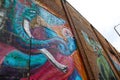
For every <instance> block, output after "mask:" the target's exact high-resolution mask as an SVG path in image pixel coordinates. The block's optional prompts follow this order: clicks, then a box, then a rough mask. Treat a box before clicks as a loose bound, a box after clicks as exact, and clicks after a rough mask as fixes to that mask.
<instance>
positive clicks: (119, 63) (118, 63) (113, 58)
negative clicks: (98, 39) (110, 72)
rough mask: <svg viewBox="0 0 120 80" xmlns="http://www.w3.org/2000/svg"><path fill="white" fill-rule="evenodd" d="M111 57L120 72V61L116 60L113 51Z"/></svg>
mask: <svg viewBox="0 0 120 80" xmlns="http://www.w3.org/2000/svg"><path fill="white" fill-rule="evenodd" d="M109 57H110V59H111V60H112V62H113V64H114V66H115V67H116V69H117V70H118V71H119V72H120V62H119V61H118V59H117V58H116V56H115V55H114V52H113V51H110V53H109Z"/></svg>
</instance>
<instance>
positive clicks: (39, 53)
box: [0, 0, 120, 80]
mask: <svg viewBox="0 0 120 80" xmlns="http://www.w3.org/2000/svg"><path fill="white" fill-rule="evenodd" d="M119 76H120V59H119V55H118V52H117V51H116V50H115V49H114V48H113V47H112V45H111V44H110V43H109V42H107V41H106V40H105V39H104V37H103V36H102V35H101V34H100V33H99V32H98V31H96V30H95V29H94V28H93V27H92V25H91V24H90V23H89V22H88V21H87V20H86V19H85V18H84V17H83V16H82V15H80V14H79V13H78V12H77V11H76V10H75V9H74V8H73V7H72V6H71V5H70V4H69V3H67V2H66V1H64V0H35V1H34V0H1V1H0V80H98V79H99V80H119V79H120V78H119Z"/></svg>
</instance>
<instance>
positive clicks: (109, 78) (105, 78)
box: [81, 31, 117, 80]
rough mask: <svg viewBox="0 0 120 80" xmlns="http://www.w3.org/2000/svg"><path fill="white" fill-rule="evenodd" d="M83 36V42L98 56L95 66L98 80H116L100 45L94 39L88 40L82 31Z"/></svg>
mask: <svg viewBox="0 0 120 80" xmlns="http://www.w3.org/2000/svg"><path fill="white" fill-rule="evenodd" d="M81 32H82V34H83V37H84V38H85V41H86V42H87V43H88V44H89V45H90V46H91V47H92V48H93V50H94V52H95V53H96V54H97V55H98V58H97V61H96V63H97V66H98V68H99V71H100V73H99V79H100V80H117V79H116V77H115V75H114V73H113V71H112V69H111V67H110V65H109V63H108V62H107V60H106V59H105V57H104V55H103V53H102V51H103V49H102V47H101V45H100V44H99V43H98V42H97V41H95V40H94V39H92V38H90V37H89V36H88V35H87V33H85V32H84V31H81Z"/></svg>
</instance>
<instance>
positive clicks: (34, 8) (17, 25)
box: [6, 0, 76, 55]
mask: <svg viewBox="0 0 120 80" xmlns="http://www.w3.org/2000/svg"><path fill="white" fill-rule="evenodd" d="M13 2H14V3H13V5H12V7H11V8H9V10H8V12H7V13H10V14H7V17H8V19H9V21H10V22H9V25H8V26H7V28H6V29H7V30H8V31H10V32H12V33H14V34H16V35H17V37H15V38H14V39H15V41H14V43H15V44H19V45H14V46H16V47H18V46H19V47H22V48H25V49H30V44H31V48H32V49H41V48H46V49H47V48H50V45H52V44H54V45H56V46H57V47H56V48H57V49H58V50H59V51H60V52H61V53H62V54H64V55H70V54H72V52H73V51H75V50H76V46H75V44H74V43H75V42H74V39H73V38H68V41H67V42H65V41H64V39H62V38H60V37H59V36H58V35H57V34H56V33H55V32H54V31H53V30H52V29H49V28H45V29H44V30H45V32H46V36H47V37H48V39H46V40H38V39H35V38H30V37H29V36H28V35H27V34H26V32H25V31H24V29H23V20H24V18H25V19H28V20H29V21H32V19H33V18H35V17H37V16H38V15H39V16H41V17H42V18H43V19H44V20H45V21H46V22H47V23H48V24H50V25H62V24H64V23H65V22H64V20H62V19H60V18H57V17H56V16H54V15H53V14H51V13H49V12H48V11H46V10H44V9H43V8H42V7H40V6H38V5H36V4H34V3H32V5H31V6H25V5H24V4H21V3H20V2H19V1H16V0H13ZM13 14H14V15H13ZM9 27H11V29H10V28H9ZM30 40H31V41H30Z"/></svg>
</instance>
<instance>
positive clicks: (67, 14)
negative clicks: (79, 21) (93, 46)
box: [61, 0, 94, 80]
mask: <svg viewBox="0 0 120 80" xmlns="http://www.w3.org/2000/svg"><path fill="white" fill-rule="evenodd" d="M61 2H62V6H63V9H64V12H65V15H66V16H67V20H68V23H69V24H70V28H71V29H72V30H74V31H72V32H73V35H75V39H77V40H76V41H77V42H78V43H80V45H81V46H82V43H81V40H79V41H78V38H77V37H79V36H78V33H77V32H75V31H77V30H76V29H75V27H74V26H75V25H74V23H73V20H72V17H71V15H70V14H69V10H67V6H66V5H65V2H66V0H61ZM70 20H71V21H70ZM72 26H73V27H74V28H73V27H72ZM79 39H80V38H79ZM78 43H77V44H78ZM77 47H78V51H79V52H81V50H80V49H79V46H77ZM82 48H83V46H82ZM83 49H84V48H83ZM83 51H84V53H85V54H84V56H85V58H86V59H87V56H86V52H85V50H83ZM80 54H81V53H80ZM81 56H83V55H82V54H81ZM82 59H83V57H82ZM82 61H84V60H82ZM86 61H87V62H86ZM86 61H84V62H83V65H84V67H85V71H87V72H86V73H87V74H88V75H89V73H88V72H89V71H90V72H92V71H91V67H90V64H89V62H88V59H87V60H86ZM85 63H87V64H89V66H86V65H85ZM87 67H89V70H88V68H87ZM88 75H87V77H88V78H89V79H90V78H91V77H90V75H89V76H88ZM92 77H93V78H94V75H93V72H92ZM91 80H94V79H91Z"/></svg>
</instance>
